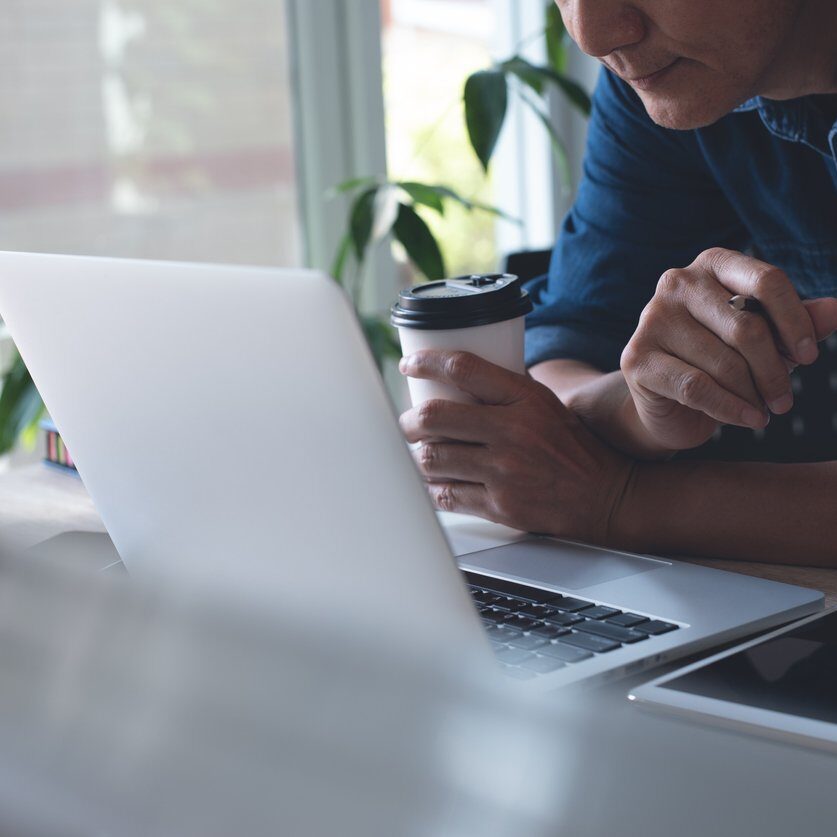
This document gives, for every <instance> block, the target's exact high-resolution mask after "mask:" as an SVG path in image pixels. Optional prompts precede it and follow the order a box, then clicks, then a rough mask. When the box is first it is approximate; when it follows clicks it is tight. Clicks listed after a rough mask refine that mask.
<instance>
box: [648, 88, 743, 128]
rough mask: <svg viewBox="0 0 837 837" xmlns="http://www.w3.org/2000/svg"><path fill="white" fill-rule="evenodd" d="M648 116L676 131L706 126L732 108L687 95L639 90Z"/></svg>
mask: <svg viewBox="0 0 837 837" xmlns="http://www.w3.org/2000/svg"><path fill="white" fill-rule="evenodd" d="M637 92H638V93H639V97H640V99H641V100H642V103H643V105H645V110H646V111H647V113H648V116H650V117H651V119H652V120H653V121H654V122H655V123H656V124H657V125H659V126H660V127H662V128H671V129H673V130H675V131H691V130H694V129H695V128H705V127H706V126H707V125H712V124H713V123H715V122H717V121H718V120H719V119H721V118H722V117H724V116H726V115H727V113H729V111H730V110H731V109H732V108H729V109H727V108H724V109H719V108H718V107H717V106H716V107H712V103H711V102H707V101H699V100H690V99H688V98H686V97H682V96H680V97H676V98H674V97H670V96H659V95H649V94H647V93H643V92H642V91H637Z"/></svg>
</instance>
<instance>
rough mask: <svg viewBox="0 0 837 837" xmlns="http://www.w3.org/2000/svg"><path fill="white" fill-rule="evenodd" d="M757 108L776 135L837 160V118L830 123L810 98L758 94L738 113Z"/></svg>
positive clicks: (768, 127)
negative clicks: (783, 99) (767, 96)
mask: <svg viewBox="0 0 837 837" xmlns="http://www.w3.org/2000/svg"><path fill="white" fill-rule="evenodd" d="M753 110H756V111H758V113H759V117H760V118H761V121H762V122H763V123H764V126H765V127H766V128H767V130H768V131H770V133H771V134H773V135H774V136H777V137H780V138H781V139H786V140H790V141H791V142H801V143H804V144H805V145H808V146H810V147H811V148H813V149H815V150H816V151H819V152H820V153H821V154H824V155H826V156H828V154H829V152H830V154H831V157H832V159H833V160H834V162H835V163H837V121H835V122H834V124H833V125H831V126H828V125H827V124H825V123H824V121H823V120H822V118H821V116H820V114H819V113H818V112H817V111H815V109H814V108H813V106H812V105H811V104H810V102H809V100H808V98H807V97H805V96H802V97H801V98H798V99H788V100H786V101H777V100H775V99H765V98H764V97H762V96H755V97H754V98H752V99H748V100H747V101H746V102H743V103H742V104H740V105H739V106H738V107H737V108H735V110H734V111H733V112H734V113H747V112H749V111H753Z"/></svg>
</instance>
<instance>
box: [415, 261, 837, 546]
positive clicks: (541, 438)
mask: <svg viewBox="0 0 837 837" xmlns="http://www.w3.org/2000/svg"><path fill="white" fill-rule="evenodd" d="M732 294H743V295H746V296H751V297H754V298H755V299H757V300H758V301H759V302H760V303H761V306H762V309H763V312H764V313H763V314H761V313H753V312H750V311H736V310H735V309H733V308H731V307H730V306H729V305H728V300H729V298H730V296H731V295H732ZM835 329H837V299H832V298H824V299H818V300H806V301H802V300H800V298H799V296H798V294H797V292H796V290H795V289H794V287H793V285H792V284H791V282H790V280H789V279H788V278H787V276H785V275H784V274H783V273H782V272H781V271H780V270H778V269H777V268H775V267H772V266H770V265H767V264H765V263H763V262H760V261H758V260H757V259H754V258H752V257H749V256H745V255H743V254H741V253H736V252H733V251H729V250H722V249H713V250H708V251H706V252H705V253H702V254H701V255H700V256H699V257H698V258H697V259H696V260H695V261H694V262H693V263H692V264H691V265H690V266H689V267H687V268H683V269H678V270H669V271H667V272H666V273H665V274H663V276H662V278H661V279H660V281H659V283H658V285H657V289H656V293H655V294H654V297H653V298H652V300H651V301H650V302H649V304H648V305H647V306H646V308H645V310H644V311H643V312H642V315H641V317H640V320H639V325H638V327H637V330H636V332H635V334H634V335H633V337H632V338H631V340H630V342H629V343H628V345H627V347H626V348H625V350H624V352H623V354H622V360H621V370H622V375H623V376H624V380H623V381H621V386H622V387H623V388H624V390H625V399H626V406H627V407H628V408H629V409H628V413H627V414H628V415H630V416H631V417H632V421H633V425H634V427H635V429H633V430H630V431H629V432H630V433H634V434H637V435H639V434H641V435H642V436H643V439H642V442H641V443H640V442H639V441H638V442H637V444H636V445H627V446H623V447H624V449H628V448H630V449H635V448H636V447H640V446H641V447H643V449H644V450H648V449H649V440H651V446H652V448H653V447H655V448H656V451H657V452H658V453H659V455H660V456H661V457H662V456H665V455H668V454H670V453H672V452H674V451H677V450H683V449H686V448H691V447H696V446H697V445H700V444H702V443H703V442H705V441H706V440H707V439H709V438H710V436H711V435H712V433H713V432H714V430H715V429H716V427H718V426H719V425H720V424H735V425H738V426H743V427H749V428H752V429H757V428H762V427H764V426H765V425H766V424H767V422H768V421H769V417H770V415H771V413H774V414H780V413H785V412H787V411H788V410H790V409H791V407H792V404H793V395H792V390H791V384H790V373H791V371H792V370H793V369H794V368H795V367H796V366H797V365H800V364H810V363H812V362H813V361H814V360H816V358H817V356H818V349H817V343H818V342H819V341H821V340H823V339H824V338H825V337H827V336H828V335H829V334H831V333H832V332H833V331H834V330H835ZM400 368H401V372H402V373H403V374H405V375H408V376H411V377H415V378H430V379H434V380H438V381H441V382H444V383H448V384H452V385H454V386H456V387H458V388H459V389H461V390H463V391H464V392H465V393H467V394H468V395H470V396H471V397H472V398H473V399H474V401H475V402H476V403H473V404H463V403H457V402H452V401H442V400H435V401H427V402H425V403H424V404H420V405H418V406H416V407H414V408H413V409H411V410H409V411H407V412H406V413H404V415H402V417H401V426H402V429H403V431H404V434H405V436H406V438H407V440H408V441H409V442H411V443H421V444H420V445H419V446H418V447H417V448H416V449H415V450H414V456H415V458H416V462H417V464H418V467H419V469H420V470H421V472H422V474H423V476H424V478H425V480H426V483H427V487H428V490H429V492H430V495H431V497H432V499H433V501H434V503H435V505H436V507H437V508H439V509H442V510H447V511H458V512H465V513H470V514H475V515H478V516H480V517H484V518H487V519H489V520H493V521H495V522H498V523H504V524H506V525H509V526H512V527H515V528H518V529H523V530H526V531H531V532H539V533H543V534H549V535H554V536H558V537H565V538H573V539H577V540H583V541H588V542H592V543H600V544H610V545H618V544H619V542H620V540H621V532H622V527H623V523H624V520H625V518H626V517H627V516H629V514H630V510H629V509H628V508H627V507H628V505H629V498H630V496H631V494H632V482H633V480H634V479H635V476H636V471H637V467H638V463H637V461H636V460H635V459H634V458H633V457H632V456H630V455H628V454H627V453H625V452H623V450H619V449H617V447H615V446H614V445H613V444H612V440H607V439H604V438H600V435H597V434H596V433H594V432H593V431H592V430H591V429H589V426H588V425H591V424H594V422H593V423H591V422H590V421H587V420H585V421H582V419H581V418H580V417H579V415H577V414H576V413H575V412H574V411H573V410H571V409H569V408H568V407H567V406H565V405H564V404H563V403H562V402H561V401H560V400H559V399H558V397H557V396H556V395H555V394H554V393H553V392H552V390H550V389H549V388H547V387H546V386H544V385H543V384H541V383H538V382H537V381H535V380H533V379H532V378H531V377H529V376H528V375H518V374H515V373H513V372H509V371H508V370H506V369H503V368H501V367H499V366H495V365H494V364H491V363H488V362H487V361H484V360H482V359H481V358H478V357H476V356H474V355H471V354H467V353H463V352H440V351H422V352H418V353H416V354H414V355H412V356H410V357H406V358H404V359H403V360H402V362H401V367H400ZM625 385H627V386H625ZM592 410H593V411H595V405H594V406H593V408H592ZM585 413H586V415H587V417H588V418H589V416H590V414H591V407H590V405H589V403H588V404H587V406H586V409H585ZM622 414H623V415H625V414H626V413H625V412H624V411H623V412H622ZM628 423H629V424H630V423H631V422H630V421H629V422H628ZM624 435H625V434H624V432H623V433H621V434H619V438H624Z"/></svg>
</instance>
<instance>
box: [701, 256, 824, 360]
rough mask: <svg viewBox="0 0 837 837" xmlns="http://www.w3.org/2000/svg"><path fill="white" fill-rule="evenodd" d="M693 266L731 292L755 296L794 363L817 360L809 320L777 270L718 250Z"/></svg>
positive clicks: (757, 261) (796, 296)
mask: <svg viewBox="0 0 837 837" xmlns="http://www.w3.org/2000/svg"><path fill="white" fill-rule="evenodd" d="M695 264H696V265H697V266H699V267H702V268H704V269H707V270H709V271H710V272H711V273H712V274H713V275H714V276H715V277H716V278H717V280H718V281H719V282H720V283H721V284H722V285H723V286H724V287H725V288H728V289H729V290H730V291H732V292H733V293H736V294H745V295H747V296H752V297H755V298H756V299H757V300H758V301H759V302H760V303H761V304H762V306H763V307H764V309H765V313H766V315H767V316H768V317H769V318H770V320H771V322H772V323H773V325H774V326H775V328H776V331H777V333H778V335H779V339H780V340H781V342H782V344H783V345H784V346H785V348H786V349H787V351H788V352H789V353H790V354H791V356H792V357H793V359H794V360H795V361H796V362H797V363H813V362H814V361H815V360H816V359H817V354H818V351H817V345H816V335H815V334H814V326H813V324H812V322H811V317H810V316H809V315H808V312H807V311H806V309H805V306H804V305H803V304H802V300H801V299H800V298H799V294H797V292H796V289H795V288H794V287H793V284H792V283H791V281H790V279H788V277H787V276H786V275H785V274H784V273H783V272H782V271H781V270H779V268H777V267H774V266H773V265H769V264H767V263H766V262H762V261H759V260H758V259H754V258H753V257H752V256H745V255H744V254H743V253H736V252H735V251H733V250H723V249H721V248H716V249H713V250H707V251H706V252H704V253H702V254H701V255H700V256H699V257H698V258H697V260H696V261H695ZM739 313H749V312H739Z"/></svg>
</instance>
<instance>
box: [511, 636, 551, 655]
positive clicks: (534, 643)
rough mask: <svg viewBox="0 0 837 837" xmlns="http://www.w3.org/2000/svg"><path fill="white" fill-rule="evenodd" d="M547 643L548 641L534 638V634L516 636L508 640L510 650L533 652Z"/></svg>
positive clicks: (537, 637)
mask: <svg viewBox="0 0 837 837" xmlns="http://www.w3.org/2000/svg"><path fill="white" fill-rule="evenodd" d="M548 642H549V640H548V639H543V638H542V637H539V636H535V635H534V634H518V635H517V636H516V637H515V638H514V639H510V640H509V645H511V647H512V648H522V649H523V650H524V651H534V650H535V649H536V648H541V647H542V646H544V645H546V644H547V643H548Z"/></svg>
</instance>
